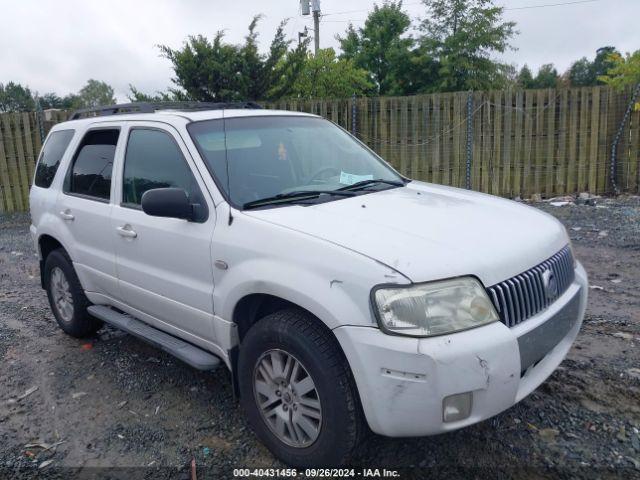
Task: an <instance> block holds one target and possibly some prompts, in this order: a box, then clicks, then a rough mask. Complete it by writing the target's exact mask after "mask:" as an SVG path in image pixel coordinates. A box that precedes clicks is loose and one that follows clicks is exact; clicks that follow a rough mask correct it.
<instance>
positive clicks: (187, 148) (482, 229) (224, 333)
mask: <svg viewBox="0 0 640 480" xmlns="http://www.w3.org/2000/svg"><path fill="white" fill-rule="evenodd" d="M30 198H31V218H32V226H31V233H32V235H33V240H34V243H35V245H36V248H37V249H38V252H39V254H40V259H41V262H40V264H41V271H42V285H43V287H44V288H45V289H46V290H47V294H48V297H49V301H50V303H51V308H52V310H53V313H54V315H55V317H56V319H57V321H58V323H59V324H60V327H61V328H62V330H64V331H65V332H67V333H68V334H70V335H73V336H78V337H80V336H85V335H90V334H92V333H94V332H95V331H96V330H98V329H99V328H100V327H101V325H102V322H107V323H109V324H111V325H114V326H116V327H118V328H121V329H123V330H125V331H127V332H129V333H131V334H134V335H137V336H138V337H140V338H143V339H145V340H147V341H149V342H151V343H153V344H155V345H157V346H158V347H160V348H162V349H164V350H166V351H167V352H169V353H171V354H173V355H175V356H177V357H178V358H180V359H181V360H183V361H185V362H187V363H189V364H190V365H193V366H194V367H196V368H199V369H203V370H209V369H213V368H216V367H217V366H218V365H219V364H220V363H224V364H225V365H226V367H227V368H229V369H230V370H231V372H232V378H233V382H234V388H235V389H236V392H237V393H238V394H239V397H240V402H241V405H242V407H243V408H244V410H245V411H246V414H247V416H248V419H249V422H250V424H251V425H252V427H253V429H254V430H255V432H256V434H257V435H258V436H259V437H260V439H261V440H262V441H263V442H264V443H265V444H266V445H267V446H268V447H269V449H271V451H272V452H273V453H274V454H275V455H276V456H277V457H278V458H280V459H281V460H283V461H284V462H286V463H288V464H291V465H294V466H317V465H320V466H328V465H340V464H344V463H345V462H348V460H349V456H350V454H351V453H352V452H353V450H354V448H355V447H356V446H357V444H358V443H359V442H360V440H361V438H362V435H363V434H364V433H365V432H366V431H367V426H368V427H369V428H370V429H371V430H373V431H374V432H376V433H378V434H381V435H387V436H391V437H405V436H420V435H431V434H437V433H441V432H446V431H450V430H455V429H458V428H460V427H464V426H467V425H471V424H473V423H476V422H479V421H481V420H484V419H486V418H489V417H491V416H493V415H496V414H497V413H499V412H501V411H503V410H505V409H507V408H509V407H511V406H512V405H514V404H515V403H516V402H518V401H520V400H521V399H523V398H524V397H525V396H527V395H528V394H529V393H530V392H532V391H533V390H534V389H535V388H536V387H537V386H538V385H540V384H541V383H542V382H543V381H544V380H545V379H546V378H547V377H548V376H549V375H550V374H551V373H552V372H553V371H554V369H555V368H556V367H557V366H558V364H559V363H560V362H561V361H562V359H563V358H564V357H565V355H566V354H567V352H568V350H569V348H570V347H571V344H572V342H573V340H574V339H575V338H576V335H577V334H578V330H579V328H580V325H581V323H582V318H583V316H584V311H585V306H586V301H587V290H588V288H587V276H586V273H585V271H584V269H583V268H582V266H581V265H580V264H579V263H578V262H576V260H575V259H574V257H573V254H572V250H571V245H570V242H569V238H568V236H567V234H566V231H565V229H564V228H563V226H562V225H561V224H560V223H559V222H558V221H556V220H555V219H554V218H552V217H551V216H549V215H546V214H544V213H541V212H540V211H538V210H536V209H533V208H529V207H526V206H523V205H520V204H517V203H515V202H511V201H508V200H504V199H501V198H496V197H492V196H488V195H483V194H480V193H475V192H470V191H466V190H460V189H455V188H449V187H443V186H439V185H432V184H427V183H423V182H418V181H413V180H410V179H408V178H405V177H403V176H401V175H400V174H398V173H397V172H396V171H395V170H394V169H393V168H391V167H390V166H389V165H388V164H387V163H385V162H384V161H383V160H382V159H381V158H380V157H378V156H377V155H376V154H375V153H374V152H372V151H371V150H370V149H369V148H367V147H366V146H365V145H364V144H362V143H361V142H360V141H358V140H357V139H355V138H354V137H352V136H351V135H349V134H348V133H347V132H345V131H344V130H342V129H341V128H339V127H337V126H336V125H334V124H333V123H331V122H329V121H327V120H324V119H322V118H319V117H317V116H314V115H308V114H304V113H299V112H285V111H270V110H262V109H259V108H258V107H257V106H256V105H253V104H238V105H229V104H226V105H221V104H192V105H186V106H184V107H181V106H179V105H178V106H175V105H174V106H173V109H172V110H168V109H166V108H160V107H159V106H154V105H149V104H129V105H123V106H115V107H108V108H103V109H97V110H95V111H90V112H80V113H77V114H75V115H74V116H73V119H72V120H71V121H68V122H64V123H61V124H58V125H56V126H55V127H54V128H53V129H52V131H51V132H50V133H49V136H48V138H47V141H46V142H45V144H44V147H43V149H42V153H41V155H40V159H39V161H38V166H37V169H36V174H35V181H34V186H33V188H32V189H31V197H30Z"/></svg>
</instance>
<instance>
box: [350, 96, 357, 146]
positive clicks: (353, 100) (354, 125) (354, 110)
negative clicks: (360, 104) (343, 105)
mask: <svg viewBox="0 0 640 480" xmlns="http://www.w3.org/2000/svg"><path fill="white" fill-rule="evenodd" d="M357 116H358V109H357V108H356V94H355V93H354V94H353V95H352V96H351V134H352V135H353V136H354V137H357V136H358V135H357V131H358V128H357V127H358V123H357V121H358V119H357Z"/></svg>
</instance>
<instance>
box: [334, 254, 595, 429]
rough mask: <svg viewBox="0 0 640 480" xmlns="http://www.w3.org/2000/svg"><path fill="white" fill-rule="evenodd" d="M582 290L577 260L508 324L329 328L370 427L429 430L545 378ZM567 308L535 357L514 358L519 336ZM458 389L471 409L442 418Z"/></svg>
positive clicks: (504, 400)
mask: <svg viewBox="0 0 640 480" xmlns="http://www.w3.org/2000/svg"><path fill="white" fill-rule="evenodd" d="M587 290H588V285H587V275H586V272H585V271H584V269H583V268H582V266H581V265H578V267H577V269H576V279H575V281H574V283H573V284H572V285H571V286H570V287H569V289H568V290H567V291H566V292H565V293H564V294H563V295H562V296H561V297H560V298H559V299H558V300H557V301H556V302H554V303H553V304H552V305H551V306H550V307H549V308H547V309H546V310H545V311H544V312H541V313H540V314H538V315H536V316H535V317H532V318H530V319H529V320H527V321H525V322H523V323H522V324H520V325H518V326H516V327H513V328H508V327H506V326H505V325H504V324H502V323H499V322H496V323H493V324H491V325H487V326H484V327H480V328H476V329H473V330H468V331H465V332H460V333H456V334H452V335H443V336H439V337H433V338H421V339H417V338H408V337H399V336H390V335H386V334H384V333H383V332H381V331H380V330H379V329H377V328H370V327H351V326H344V327H339V328H336V329H335V330H334V333H335V334H336V337H337V338H338V341H339V342H340V344H341V346H342V348H343V350H344V352H345V355H346V357H347V360H348V361H349V364H350V366H351V369H352V371H353V373H354V377H355V380H356V384H357V386H358V391H359V394H360V399H361V403H362V407H363V409H364V413H365V416H366V418H367V421H368V423H369V426H370V427H371V429H372V430H373V431H374V432H375V433H378V434H380V435H386V436H390V437H410V436H422V435H433V434H437V433H442V432H447V431H451V430H456V429H458V428H462V427H465V426H467V425H471V424H474V423H477V422H480V421H482V420H485V419H487V418H490V417H492V416H494V415H496V414H498V413H500V412H502V411H503V410H506V409H507V408H509V407H511V406H513V405H514V404H516V403H517V402H519V401H520V400H522V399H523V398H524V397H526V396H527V395H528V394H530V393H531V392H532V391H533V390H535V389H536V388H537V387H538V386H539V385H540V384H541V383H542V382H544V381H545V380H546V379H547V378H548V377H549V375H551V373H553V371H554V370H555V369H556V368H557V367H558V365H559V364H560V362H562V360H563V359H564V358H565V356H566V355H567V353H568V351H569V349H570V348H571V344H572V343H573V341H574V340H575V338H576V336H577V335H578V331H579V330H580V326H581V325H582V319H583V317H584V311H585V308H586V303H587ZM567 312H570V315H571V316H572V317H573V318H572V319H571V323H570V325H569V327H568V332H567V333H563V335H564V336H562V337H561V338H560V339H559V341H558V342H554V345H547V346H544V347H543V348H545V351H542V352H541V353H540V355H539V357H538V358H540V357H541V359H540V360H539V361H537V363H534V364H533V365H531V366H529V367H528V368H522V367H523V366H522V363H521V362H522V361H524V358H526V357H527V356H529V357H530V352H531V348H529V350H528V352H527V353H526V354H525V349H526V344H525V340H527V341H528V339H531V338H536V337H540V335H536V333H537V332H546V331H548V327H549V325H550V323H551V322H553V321H554V319H556V318H558V317H560V316H563V315H564V316H565V317H566V315H567ZM547 322H549V323H547ZM542 345H544V342H542ZM521 350H523V351H522V352H521ZM525 367H526V366H525ZM523 370H524V373H523V372H522V371H523ZM465 392H472V395H473V400H472V407H471V413H470V415H469V416H468V417H467V418H465V419H463V420H459V421H455V422H444V421H443V406H442V402H443V400H444V398H445V397H448V396H450V395H456V394H460V393H465Z"/></svg>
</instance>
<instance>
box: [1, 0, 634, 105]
mask: <svg viewBox="0 0 640 480" xmlns="http://www.w3.org/2000/svg"><path fill="white" fill-rule="evenodd" d="M568 1H571V0H501V1H498V2H496V3H497V4H499V5H503V6H505V7H506V8H507V9H508V10H507V11H505V18H506V19H508V20H514V21H516V22H517V24H518V26H517V29H518V30H519V31H520V35H518V36H517V37H516V38H515V39H514V41H513V44H514V46H515V47H517V50H516V51H513V52H508V53H507V54H505V55H504V56H503V57H502V60H506V61H508V62H512V63H516V64H518V65H519V66H521V65H522V64H524V63H527V64H529V66H531V67H533V68H534V69H535V68H537V67H539V66H540V65H541V64H544V63H550V62H552V63H554V64H555V65H556V66H557V67H558V69H559V70H560V71H564V70H566V69H567V68H568V67H569V66H570V64H571V63H572V62H573V61H574V60H576V59H578V58H580V57H583V56H587V57H589V58H592V57H593V56H594V54H595V50H596V49H597V48H599V47H601V46H604V45H613V46H615V47H617V48H618V49H619V50H621V51H633V50H637V49H640V28H638V19H640V0H596V1H592V2H589V3H579V4H578V3H576V4H573V5H564V6H556V7H545V8H527V9H522V7H529V6H536V5H545V4H546V5H549V4H556V3H564V2H568ZM573 1H576V0H573ZM373 3H374V2H373V1H371V0H350V1H348V2H347V1H344V0H323V1H322V3H321V7H322V11H323V13H324V14H326V16H325V17H323V19H322V23H321V37H320V38H321V47H323V48H324V47H337V42H336V40H335V38H334V37H335V35H336V34H337V33H341V32H343V31H344V30H345V29H346V27H347V25H348V22H349V20H351V21H353V23H354V24H355V25H356V26H360V25H362V24H363V22H364V19H365V18H366V16H367V11H368V10H370V9H371V8H372V5H373ZM404 4H405V10H406V11H407V12H408V13H410V15H411V16H412V17H419V16H423V15H424V13H425V9H424V6H423V5H421V4H420V2H418V1H416V0H406V1H405V3H404ZM0 5H1V6H0V18H1V19H2V26H1V27H0V83H6V82H8V81H16V82H20V83H23V84H26V85H28V86H29V87H31V89H32V90H36V91H38V92H39V93H41V94H42V93H46V92H51V91H54V92H56V93H58V94H59V95H65V94H67V93H70V92H77V91H78V90H79V89H80V88H81V87H82V86H83V85H84V83H85V82H86V80H87V79H89V78H95V79H98V80H104V81H106V82H107V83H109V84H111V85H112V86H113V87H114V89H115V91H116V95H117V97H118V100H126V93H127V92H128V85H129V84H130V83H131V84H133V85H135V86H136V87H138V88H139V89H140V90H142V91H145V92H149V93H151V92H153V91H157V90H165V89H166V88H167V87H168V86H170V85H171V76H172V70H171V67H170V64H169V62H168V61H167V60H165V59H163V58H160V57H159V55H158V49H157V47H156V45H158V44H165V45H170V46H172V47H179V46H180V45H181V44H182V42H183V41H184V39H185V38H186V37H187V36H188V35H192V34H204V35H207V36H212V35H213V34H214V33H215V32H216V31H218V30H225V31H226V32H227V33H226V35H227V38H228V40H229V41H231V42H234V43H235V42H241V41H242V39H243V37H244V35H245V34H246V27H247V25H248V24H249V22H250V20H251V17H252V15H253V14H254V13H263V14H264V15H265V18H264V19H263V21H262V22H261V24H260V28H259V32H260V34H261V41H262V46H263V48H264V47H266V46H267V45H268V42H269V41H270V40H271V38H272V37H273V33H274V31H275V29H276V26H277V24H278V23H279V22H280V20H282V19H283V18H290V21H289V24H288V26H287V28H286V32H287V34H288V35H289V36H290V37H291V38H297V32H298V31H300V30H302V29H303V28H304V26H305V25H308V26H309V27H310V28H311V26H312V21H311V19H310V18H309V17H303V16H301V15H300V13H299V12H300V10H299V1H298V0H271V1H267V0H262V1H258V0H242V1H235V2H233V1H228V0H226V1H218V0H180V1H178V0H126V1H125V0H109V1H106V0H102V1H97V0H19V1H12V0H0ZM344 11H348V13H337V12H344Z"/></svg>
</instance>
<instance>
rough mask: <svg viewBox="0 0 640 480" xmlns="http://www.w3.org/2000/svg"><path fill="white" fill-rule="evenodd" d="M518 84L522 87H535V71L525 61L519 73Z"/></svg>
mask: <svg viewBox="0 0 640 480" xmlns="http://www.w3.org/2000/svg"><path fill="white" fill-rule="evenodd" d="M518 86H519V87H520V88H525V89H526V88H535V82H534V80H533V73H532V72H531V69H530V68H529V66H528V65H527V64H526V63H525V64H524V66H523V67H522V68H521V69H520V72H519V73H518Z"/></svg>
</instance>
